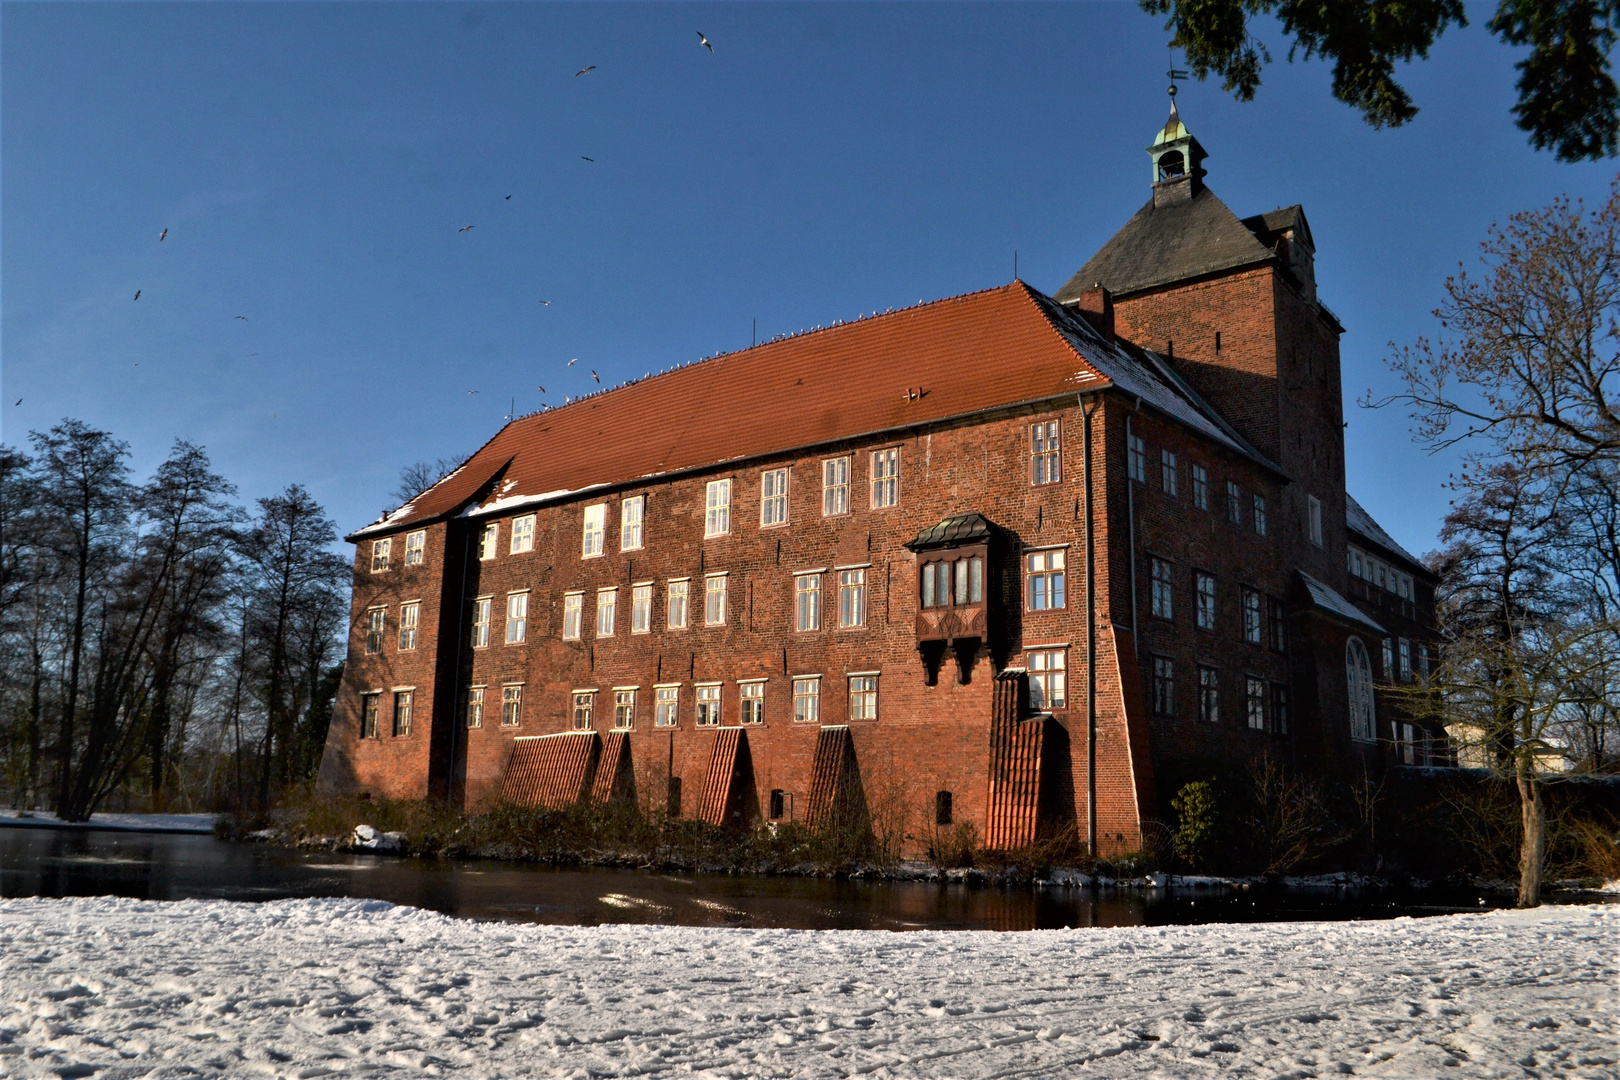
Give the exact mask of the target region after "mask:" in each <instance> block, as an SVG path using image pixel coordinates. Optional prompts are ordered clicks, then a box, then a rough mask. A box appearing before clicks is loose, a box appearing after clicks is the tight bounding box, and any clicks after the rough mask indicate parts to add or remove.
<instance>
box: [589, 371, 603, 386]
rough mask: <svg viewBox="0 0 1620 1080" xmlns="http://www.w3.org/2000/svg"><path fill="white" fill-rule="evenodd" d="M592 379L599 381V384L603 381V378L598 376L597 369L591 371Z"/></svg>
mask: <svg viewBox="0 0 1620 1080" xmlns="http://www.w3.org/2000/svg"><path fill="white" fill-rule="evenodd" d="M591 378H593V379H595V380H596V381H597V382H598V383H600V382H601V381H602V376H600V375H598V374H597V373H596V369H595V368H592V369H591Z"/></svg>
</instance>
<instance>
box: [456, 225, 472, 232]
mask: <svg viewBox="0 0 1620 1080" xmlns="http://www.w3.org/2000/svg"><path fill="white" fill-rule="evenodd" d="M474 227H475V226H472V225H463V226H462V227H461V228H459V229H457V230H456V232H458V233H460V232H466V231H468V230H469V229H472V228H474Z"/></svg>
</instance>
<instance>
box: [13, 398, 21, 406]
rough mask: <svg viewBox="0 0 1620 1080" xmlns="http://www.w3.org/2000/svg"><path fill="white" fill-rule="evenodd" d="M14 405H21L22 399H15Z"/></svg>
mask: <svg viewBox="0 0 1620 1080" xmlns="http://www.w3.org/2000/svg"><path fill="white" fill-rule="evenodd" d="M14 404H15V405H21V404H22V398H18V399H17V400H16V402H14Z"/></svg>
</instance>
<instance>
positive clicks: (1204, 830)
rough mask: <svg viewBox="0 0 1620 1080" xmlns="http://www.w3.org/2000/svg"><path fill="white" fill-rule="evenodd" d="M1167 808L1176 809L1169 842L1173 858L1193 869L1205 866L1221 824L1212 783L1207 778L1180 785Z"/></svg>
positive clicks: (1208, 860) (1211, 856) (1212, 855)
mask: <svg viewBox="0 0 1620 1080" xmlns="http://www.w3.org/2000/svg"><path fill="white" fill-rule="evenodd" d="M1170 808H1171V809H1172V810H1174V811H1175V812H1176V831H1175V835H1174V837H1173V838H1172V841H1171V843H1172V845H1173V846H1174V848H1175V852H1176V857H1177V858H1179V859H1180V860H1181V861H1182V862H1184V863H1186V864H1187V865H1188V866H1189V867H1191V868H1192V869H1193V870H1203V869H1205V868H1207V867H1208V866H1209V865H1210V863H1211V861H1212V860H1213V859H1214V857H1215V846H1216V834H1217V832H1218V829H1219V825H1220V818H1219V811H1218V809H1217V807H1216V801H1215V785H1214V784H1212V783H1210V782H1209V781H1208V780H1194V781H1193V782H1192V783H1190V784H1185V785H1183V786H1182V788H1181V790H1180V791H1178V792H1176V795H1175V798H1173V799H1171V800H1170Z"/></svg>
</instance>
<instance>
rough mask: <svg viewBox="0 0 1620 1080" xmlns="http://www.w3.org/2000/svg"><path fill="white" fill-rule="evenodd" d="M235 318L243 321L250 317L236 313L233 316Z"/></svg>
mask: <svg viewBox="0 0 1620 1080" xmlns="http://www.w3.org/2000/svg"><path fill="white" fill-rule="evenodd" d="M233 318H237V319H241V320H242V321H243V322H247V321H248V318H247V316H246V315H236V316H233Z"/></svg>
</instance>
